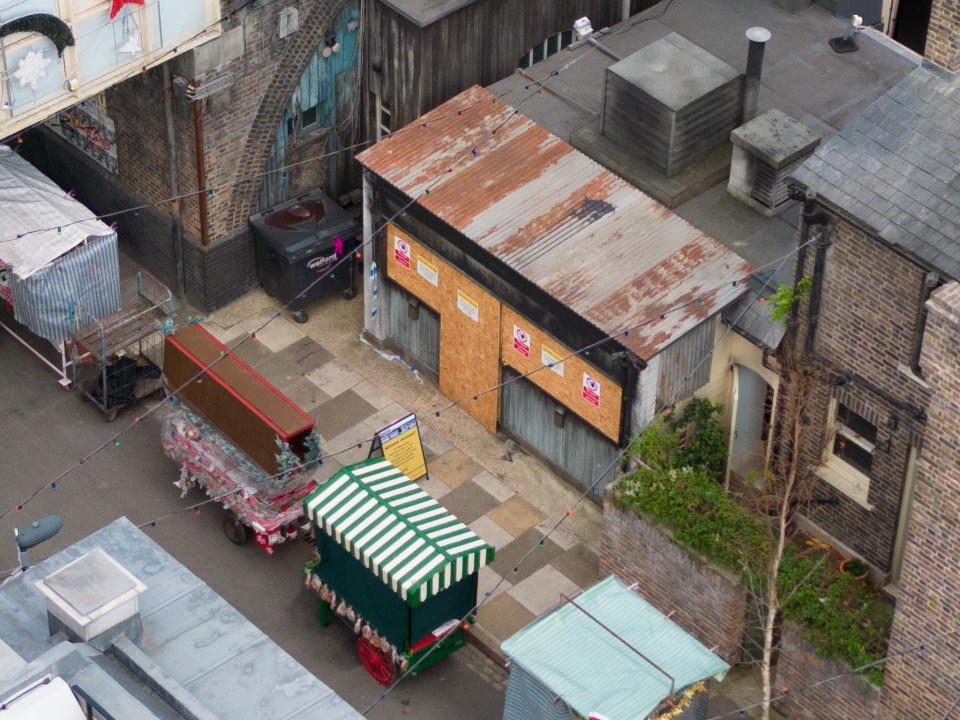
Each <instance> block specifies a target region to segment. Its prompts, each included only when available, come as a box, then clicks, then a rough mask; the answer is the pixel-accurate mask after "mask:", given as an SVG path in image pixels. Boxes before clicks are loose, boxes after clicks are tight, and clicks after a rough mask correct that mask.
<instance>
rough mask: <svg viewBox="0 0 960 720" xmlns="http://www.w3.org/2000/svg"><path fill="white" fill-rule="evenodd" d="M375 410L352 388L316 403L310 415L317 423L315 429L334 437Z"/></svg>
mask: <svg viewBox="0 0 960 720" xmlns="http://www.w3.org/2000/svg"><path fill="white" fill-rule="evenodd" d="M375 412H376V408H374V407H373V405H371V404H370V403H368V402H367V401H366V400H364V399H363V398H362V397H360V396H359V395H357V394H356V393H355V392H354V391H353V390H347V391H346V392H342V393H340V394H339V395H337V396H335V397H332V398H330V399H329V400H327V401H326V402H323V403H321V404H319V405H317V407H316V408H314V410H313V413H312V415H313V418H314V420H315V421H316V423H317V431H318V432H319V433H320V434H321V435H323V436H325V437H336V436H338V435H342V434H343V433H345V432H346V431H347V430H349V429H350V428H351V427H353V426H354V425H357V424H358V423H361V422H363V421H364V420H366V419H367V418H369V417H370V416H371V415H373V414H374V413H375ZM364 430H365V431H366V428H364Z"/></svg>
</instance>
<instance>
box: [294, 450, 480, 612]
mask: <svg viewBox="0 0 960 720" xmlns="http://www.w3.org/2000/svg"><path fill="white" fill-rule="evenodd" d="M303 507H304V512H305V513H306V515H307V517H308V518H310V520H311V521H312V522H313V524H314V527H315V528H316V529H317V530H318V531H322V532H324V533H326V534H327V535H328V536H329V537H331V538H333V539H334V540H335V541H336V542H337V543H338V544H340V545H341V546H343V548H344V549H345V550H346V551H347V552H349V553H352V554H353V556H354V557H355V558H357V560H359V561H360V562H362V563H363V564H364V565H365V566H366V567H367V568H368V569H369V570H370V571H371V572H372V573H373V574H374V575H377V576H378V577H379V578H380V579H381V580H382V581H383V582H384V583H386V584H387V585H389V586H390V587H391V588H393V591H394V592H396V593H397V594H398V595H399V596H400V597H401V598H403V599H404V600H405V601H406V602H407V603H408V604H409V605H410V606H412V607H416V606H417V605H419V604H420V603H422V602H424V601H425V600H426V599H427V598H430V597H432V596H434V595H436V594H437V593H439V592H440V591H441V590H444V589H445V588H448V587H450V586H451V585H452V584H454V583H456V582H459V581H460V580H462V579H463V578H465V577H467V576H468V575H471V574H473V573H475V572H477V571H478V570H479V569H480V568H481V567H483V566H484V565H486V564H487V563H488V562H490V561H492V560H493V555H494V550H493V548H492V547H491V546H489V545H487V544H486V543H485V542H484V541H483V540H481V539H480V538H479V537H478V536H477V534H476V533H474V532H473V530H471V529H470V528H468V527H467V526H466V525H464V524H463V523H462V522H461V521H460V520H459V519H457V517H456V516H454V515H451V514H450V512H449V511H447V509H446V508H444V507H443V506H442V505H440V503H438V502H437V501H436V500H434V499H433V498H432V497H430V496H429V495H428V494H427V493H425V492H424V491H423V490H421V489H420V488H419V487H417V485H416V484H415V483H414V482H413V481H412V480H411V479H410V478H408V477H407V476H406V475H404V474H403V473H401V472H400V471H399V470H398V469H397V468H396V467H394V466H393V464H391V463H390V462H387V461H386V460H384V459H382V458H375V459H372V460H367V461H366V462H362V463H358V464H356V465H351V466H349V467H345V468H343V470H341V471H340V472H338V473H336V474H335V475H334V476H333V477H331V478H330V479H329V480H327V481H326V482H325V483H324V484H323V485H321V486H320V487H319V488H317V489H316V490H315V491H314V492H313V493H312V494H310V495H308V496H307V497H306V499H305V500H304V501H303Z"/></svg>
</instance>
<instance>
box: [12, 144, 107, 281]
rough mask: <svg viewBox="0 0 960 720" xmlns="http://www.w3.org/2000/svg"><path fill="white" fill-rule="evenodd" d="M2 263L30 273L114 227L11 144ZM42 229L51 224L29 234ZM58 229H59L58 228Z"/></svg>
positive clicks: (21, 273)
mask: <svg viewBox="0 0 960 720" xmlns="http://www.w3.org/2000/svg"><path fill="white" fill-rule="evenodd" d="M0 228H2V230H0V264H2V265H12V266H13V271H14V272H15V273H16V274H17V276H18V277H20V278H28V277H30V276H31V275H32V274H33V273H35V272H36V271H37V270H39V269H40V268H42V267H44V266H45V265H48V264H49V263H51V262H53V261H54V260H56V259H57V258H58V257H60V256H61V255H63V254H64V253H65V252H67V251H68V250H72V249H73V248H75V247H76V246H77V245H80V244H81V243H83V242H85V241H86V240H87V239H88V238H91V237H98V236H101V235H111V234H112V233H113V231H112V230H111V229H110V228H108V227H107V226H106V225H105V224H104V223H102V222H100V221H99V220H97V219H96V217H95V216H94V214H93V213H92V212H90V210H88V209H87V208H86V207H84V206H83V205H82V204H80V203H79V202H77V201H76V200H74V199H73V197H71V196H70V195H67V193H66V192H64V191H63V190H61V189H60V188H59V187H58V186H57V185H56V183H54V182H53V181H52V180H51V179H50V178H48V177H47V176H46V175H44V174H43V173H41V172H40V171H39V170H37V168H35V167H34V166H33V165H31V164H30V163H28V162H27V161H26V160H24V159H23V158H22V157H20V156H19V155H17V154H16V153H15V152H13V151H12V150H11V149H10V148H8V147H0ZM37 228H50V229H49V230H44V231H42V232H37V233H30V234H29V235H24V237H22V238H17V235H18V234H20V233H26V232H28V231H30V230H35V229H37ZM57 228H59V230H58V229H57Z"/></svg>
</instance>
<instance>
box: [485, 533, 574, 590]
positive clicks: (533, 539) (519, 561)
mask: <svg viewBox="0 0 960 720" xmlns="http://www.w3.org/2000/svg"><path fill="white" fill-rule="evenodd" d="M542 537H543V536H542V535H541V534H540V533H538V532H537V531H536V530H535V529H533V528H531V529H530V530H527V532H525V533H523V534H522V535H519V536H517V538H516V539H515V540H514V541H513V542H511V543H508V544H507V545H504V546H503V547H502V548H500V549H499V550H497V556H496V557H495V558H494V560H493V562H492V563H490V568H491V569H493V570H495V571H497V572H498V573H500V574H501V575H503V577H505V578H506V579H507V580H509V581H510V582H512V583H513V584H514V585H516V584H518V583H521V582H523V581H524V580H526V579H527V578H528V577H530V576H531V575H533V574H534V573H535V572H536V571H537V570H539V569H540V568H542V567H544V566H545V565H547V564H549V563H551V562H553V561H554V560H555V559H556V557H557V556H558V555H560V554H561V553H562V552H563V550H561V549H560V546H559V545H557V544H556V543H555V542H553V541H552V540H550V539H549V538H547V539H546V540H545V541H544V543H543V547H538V543H539V542H540V540H541V538H542ZM531 549H532V552H531ZM528 553H529V554H528Z"/></svg>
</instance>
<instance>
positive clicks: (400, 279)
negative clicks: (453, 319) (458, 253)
mask: <svg viewBox="0 0 960 720" xmlns="http://www.w3.org/2000/svg"><path fill="white" fill-rule="evenodd" d="M386 234H387V277H389V278H390V279H391V280H393V281H394V282H395V283H397V285H399V286H400V287H402V288H404V289H405V290H408V291H410V292H411V293H413V294H414V295H415V296H416V297H417V298H418V299H419V300H420V301H421V302H423V303H426V304H427V305H429V306H430V307H431V308H433V309H434V310H435V311H437V312H441V309H442V305H443V301H442V300H441V294H442V291H441V286H440V280H441V277H442V276H443V275H444V274H446V273H450V272H455V271H454V270H452V269H450V268H449V266H448V265H446V263H444V261H443V260H441V259H440V258H439V256H437V255H435V254H434V253H432V252H430V251H429V250H427V249H426V248H425V247H423V245H421V244H420V243H419V242H417V241H416V240H414V239H413V238H412V237H411V236H410V235H408V234H407V233H405V232H404V231H403V230H401V229H400V228H398V227H396V226H394V225H389V224H388V225H387V233H386Z"/></svg>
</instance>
